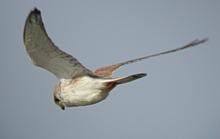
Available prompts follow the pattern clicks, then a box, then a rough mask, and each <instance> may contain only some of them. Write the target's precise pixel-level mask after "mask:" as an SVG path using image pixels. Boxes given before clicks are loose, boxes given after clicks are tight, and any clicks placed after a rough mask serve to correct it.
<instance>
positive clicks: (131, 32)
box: [0, 0, 220, 139]
mask: <svg viewBox="0 0 220 139" xmlns="http://www.w3.org/2000/svg"><path fill="white" fill-rule="evenodd" d="M35 6H36V7H38V8H39V9H40V10H41V11H42V16H43V20H44V23H45V26H46V30H47V32H48V33H49V35H50V37H51V38H52V39H53V41H54V42H55V44H56V45H58V46H59V47H60V48H61V49H63V50H65V51H67V52H68V53H70V54H73V55H74V56H75V57H77V58H78V59H79V60H80V61H81V62H82V63H83V64H84V65H85V66H87V67H88V68H90V69H95V68H96V67H99V66H104V65H108V64H114V63H117V62H121V61H124V60H126V59H131V58H136V57H139V56H144V55H148V54H152V53H155V52H158V51H162V50H168V49H171V48H176V47H179V46H181V45H184V44H186V43H188V42H189V41H191V40H193V39H195V38H203V37H209V38H210V40H209V42H208V43H205V44H202V45H200V46H199V47H196V48H192V49H188V50H185V51H182V52H177V53H175V54H170V55H166V56H161V57H157V58H154V59H149V60H146V61H142V62H139V63H135V64H131V65H128V66H126V67H123V68H121V69H120V70H118V71H117V72H116V73H115V74H114V76H115V77H118V76H124V75H129V74H132V73H138V72H146V73H148V76H147V77H146V78H143V79H141V80H137V81H135V82H132V83H129V84H126V85H121V86H119V87H117V88H115V89H114V90H113V91H112V92H111V94H110V96H109V97H108V98H107V99H106V100H105V101H103V102H101V103H98V104H96V105H92V106H87V107H78V108H69V109H67V110H65V111H62V110H61V109H60V108H59V107H57V106H56V105H55V104H54V102H53V95H52V92H53V87H54V85H55V84H56V82H57V80H56V78H55V76H53V75H52V74H50V73H49V72H47V71H45V70H43V69H40V68H37V67H35V66H33V65H32V63H31V62H30V59H29V58H28V56H27V55H26V52H25V50H24V47H23V42H22V33H23V26H24V22H25V19H26V17H27V14H28V13H29V11H30V10H31V9H33V7H35ZM219 13H220V2H219V1H218V0H209V1H208V0H182V1H177V0H176V1H175V0H166V1H165V0H151V1H150V0H149V1H148V0H146V1H144V0H142V1H141V0H133V1H121V0H109V1H103V0H77V1H76V0H73V1H60V0H57V1H50V2H49V1H45V0H38V1H36V0H32V1H31V0H20V1H15V0H5V1H4V0H3V1H1V2H0V17H1V20H0V45H1V51H0V62H1V63H0V64H1V68H0V69H1V72H0V82H1V83H0V87H1V92H0V138H1V139H13V138H16V139H39V138H41V139H42V138H45V139H46V138H47V139H48V138H53V139H58V138H73V139H88V138H90V139H101V138H104V139H112V138H118V139H119V138H120V139H134V138H150V139H219V138H220V101H219V99H220V89H219V85H220V84H219V83H220V74H219V71H220V63H219V60H220V55H219V52H220V47H219V40H220V26H219V25H220V15H219Z"/></svg>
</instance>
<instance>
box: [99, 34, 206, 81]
mask: <svg viewBox="0 0 220 139" xmlns="http://www.w3.org/2000/svg"><path fill="white" fill-rule="evenodd" d="M207 40H208V39H207V38H205V39H202V40H198V39H196V40H194V41H192V42H190V43H188V44H186V45H184V46H182V47H179V48H176V49H171V50H168V51H163V52H160V53H156V54H152V55H148V56H144V57H140V58H136V59H132V60H128V61H125V62H121V63H118V64H114V65H110V66H106V67H101V68H98V69H96V70H95V74H96V75H98V76H102V77H111V76H112V72H113V71H114V70H116V69H118V68H119V67H121V66H123V65H126V64H130V63H134V62H137V61H140V60H143V59H148V58H151V57H156V56H159V55H164V54H168V53H173V52H176V51H180V50H183V49H186V48H189V47H193V46H196V45H199V44H201V43H204V42H206V41H207Z"/></svg>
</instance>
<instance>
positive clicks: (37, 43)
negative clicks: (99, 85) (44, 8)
mask: <svg viewBox="0 0 220 139" xmlns="http://www.w3.org/2000/svg"><path fill="white" fill-rule="evenodd" d="M23 35H24V36H23V39H24V44H25V48H26V50H27V53H28V54H29V56H30V58H31V59H32V62H33V63H34V64H35V65H36V66H39V67H42V68H44V69H46V70H48V71H50V72H52V73H53V74H55V76H56V77H57V78H59V79H61V78H64V79H71V78H74V77H76V76H81V75H85V74H92V72H91V71H90V70H88V69H86V68H85V67H84V66H83V65H82V64H80V63H79V61H78V60H77V59H76V58H74V57H72V56H71V55H69V54H67V53H65V52H63V51H61V50H60V49H59V48H58V47H56V46H55V45H54V43H53V42H52V40H51V39H50V38H49V36H48V35H47V32H46V30H45V28H44V24H43V21H42V18H41V13H40V11H39V10H38V9H36V8H35V9H34V10H32V11H31V12H30V14H29V15H28V17H27V19H26V23H25V27H24V34H23Z"/></svg>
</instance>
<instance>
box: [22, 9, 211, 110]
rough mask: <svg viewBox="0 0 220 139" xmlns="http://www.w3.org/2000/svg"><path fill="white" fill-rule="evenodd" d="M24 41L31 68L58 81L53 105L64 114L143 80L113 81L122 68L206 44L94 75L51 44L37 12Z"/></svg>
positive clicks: (27, 25)
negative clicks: (42, 70)
mask: <svg viewBox="0 0 220 139" xmlns="http://www.w3.org/2000/svg"><path fill="white" fill-rule="evenodd" d="M23 37H24V38H23V39H24V44H25V48H26V51H27V53H28V54H29V56H30V58H31V60H32V62H33V64H34V65H36V66H39V67H42V68H44V69H46V70H48V71H50V72H52V73H53V74H54V75H55V76H56V77H57V78H58V79H59V83H58V84H57V85H56V87H55V91H54V101H55V103H56V104H57V105H59V106H60V107H61V108H62V109H63V110H64V109H65V107H75V106H85V105H91V104H95V103H98V102H100V101H102V100H104V99H105V98H106V97H107V96H108V94H109V92H110V91H111V90H112V89H113V88H114V87H116V86H117V85H119V84H124V83H127V82H130V81H133V80H136V79H139V78H142V77H144V76H146V74H145V73H138V74H134V75H130V76H126V77H120V78H112V72H113V71H114V70H116V69H117V68H119V67H121V66H123V65H126V64H130V63H133V62H137V61H139V60H143V59H147V58H151V57H156V56H159V55H163V54H168V53H172V52H176V51H179V50H183V49H185V48H189V47H193V46H196V45H198V44H201V43H204V42H206V41H207V39H202V40H194V41H192V42H190V43H188V44H187V45H184V46H182V47H180V48H176V49H172V50H169V51H164V52H160V53H156V54H153V55H149V56H144V57H140V58H136V59H132V60H128V61H125V62H121V63H118V64H114V65H110V66H106V67H102V68H98V69H97V70H95V71H94V72H93V71H91V70H89V69H87V68H86V67H84V66H83V65H82V64H81V63H80V62H79V61H78V60H77V59H76V58H74V57H73V56H71V55H69V54H67V53H66V52H63V51H62V50H60V49H59V48H58V47H57V46H56V45H55V44H54V43H53V42H52V40H51V39H50V38H49V36H48V35H47V32H46V30H45V28H44V24H43V21H42V18H41V13H40V11H39V10H38V9H36V8H35V9H34V10H32V11H31V12H30V13H29V15H28V17H27V19H26V23H25V27H24V36H23Z"/></svg>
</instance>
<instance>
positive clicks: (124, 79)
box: [115, 73, 147, 84]
mask: <svg viewBox="0 0 220 139" xmlns="http://www.w3.org/2000/svg"><path fill="white" fill-rule="evenodd" d="M146 75H147V74H146V73H138V74H134V75H130V76H127V77H122V78H116V80H115V83H116V84H124V83H127V82H131V81H133V80H137V79H139V78H142V77H144V76H146Z"/></svg>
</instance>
